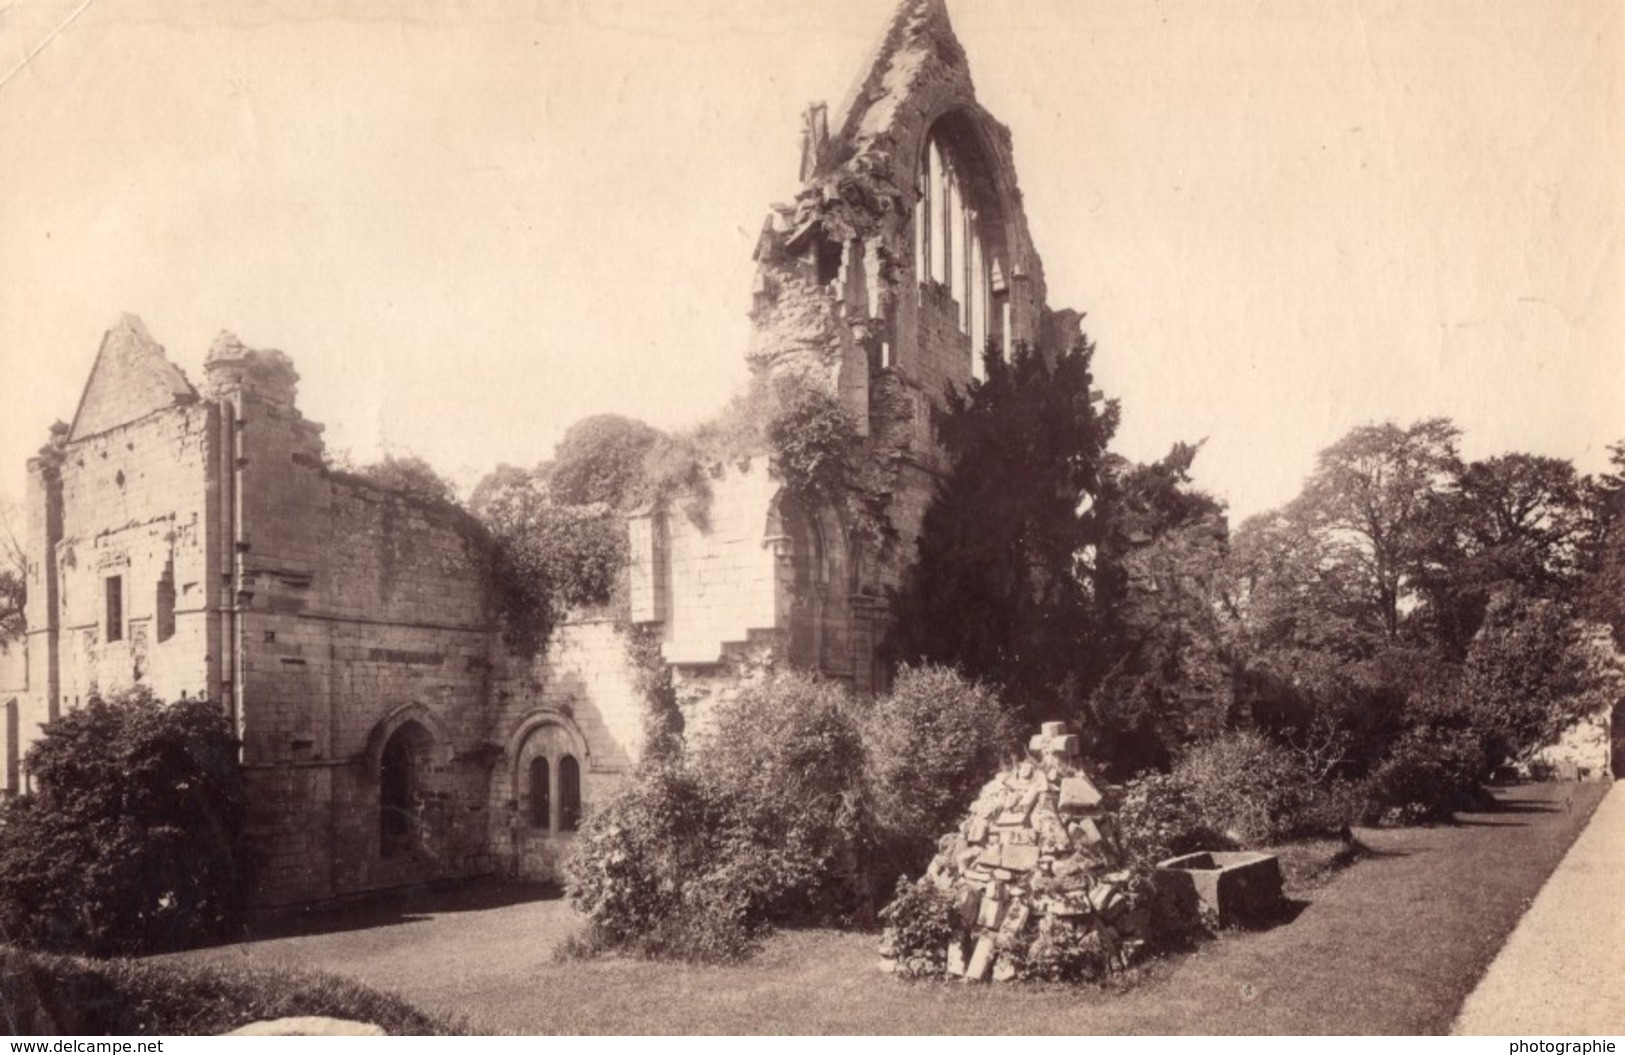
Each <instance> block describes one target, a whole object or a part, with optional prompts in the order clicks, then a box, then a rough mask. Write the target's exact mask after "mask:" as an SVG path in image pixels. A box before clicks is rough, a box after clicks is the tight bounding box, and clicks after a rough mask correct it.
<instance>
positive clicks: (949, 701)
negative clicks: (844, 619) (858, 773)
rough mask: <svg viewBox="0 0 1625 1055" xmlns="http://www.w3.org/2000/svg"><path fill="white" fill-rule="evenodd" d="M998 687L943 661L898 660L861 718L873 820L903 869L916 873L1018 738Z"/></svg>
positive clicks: (1013, 721)
mask: <svg viewBox="0 0 1625 1055" xmlns="http://www.w3.org/2000/svg"><path fill="white" fill-rule="evenodd" d="M1016 737H1017V729H1016V723H1015V720H1014V719H1013V718H1012V717H1011V716H1010V715H1009V713H1008V712H1007V711H1006V710H1005V708H1004V705H1003V703H1002V702H1001V701H1000V699H999V697H998V694H997V692H995V691H994V690H993V689H991V688H989V687H987V686H985V685H983V684H981V683H980V682H975V681H970V680H968V679H966V678H964V677H962V676H961V675H959V674H958V673H956V672H955V671H953V670H950V669H948V668H947V667H940V666H924V667H903V668H902V669H901V670H899V671H898V674H897V679H896V682H895V685H894V687H893V689H892V692H891V694H890V695H889V696H888V697H886V698H885V699H883V700H879V701H877V702H876V704H875V706H874V707H873V708H871V709H870V711H869V712H868V714H867V715H865V717H864V722H863V746H864V752H865V755H866V770H867V782H868V788H869V792H870V794H871V796H872V798H873V802H874V813H875V822H876V825H877V826H878V828H879V829H880V830H881V831H882V832H884V833H885V838H886V841H887V843H888V844H889V848H890V849H891V850H892V852H893V853H894V854H898V855H900V856H901V860H899V861H898V862H897V864H898V866H899V868H900V869H901V870H906V871H911V872H918V871H920V870H921V869H923V868H924V867H925V865H926V863H927V862H928V861H929V860H930V857H931V854H932V853H933V852H934V851H935V848H936V837H937V836H938V835H940V834H941V833H942V832H945V831H948V830H949V829H951V828H953V827H954V826H955V825H956V824H957V823H958V822H959V820H960V815H961V814H962V813H964V811H965V808H966V807H967V806H969V805H970V802H971V799H973V798H975V796H976V792H977V790H978V789H979V788H980V787H981V785H982V784H983V783H984V782H985V781H986V780H987V779H988V778H989V777H990V776H992V774H993V772H994V771H995V770H996V769H998V766H999V763H1000V761H1001V756H1003V755H1004V754H1006V753H1008V752H1009V751H1010V750H1011V749H1012V748H1013V747H1014V746H1015V744H1016Z"/></svg>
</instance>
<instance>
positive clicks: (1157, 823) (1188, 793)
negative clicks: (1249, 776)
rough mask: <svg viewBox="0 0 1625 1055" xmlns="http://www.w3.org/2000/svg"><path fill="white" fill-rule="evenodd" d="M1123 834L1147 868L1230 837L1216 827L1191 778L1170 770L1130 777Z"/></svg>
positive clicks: (1224, 843) (1128, 850)
mask: <svg viewBox="0 0 1625 1055" xmlns="http://www.w3.org/2000/svg"><path fill="white" fill-rule="evenodd" d="M1117 830H1118V839H1119V840H1120V841H1121V843H1122V847H1123V851H1124V853H1125V854H1126V855H1127V856H1128V858H1129V860H1130V861H1132V862H1134V864H1135V865H1136V866H1137V867H1139V868H1142V869H1146V868H1151V867H1153V866H1154V865H1155V864H1156V863H1157V862H1158V861H1161V860H1164V859H1166V858H1169V857H1175V856H1177V855H1179V854H1187V853H1193V852H1195V851H1196V850H1214V849H1224V848H1227V847H1229V846H1230V845H1231V843H1230V840H1229V839H1228V838H1227V837H1226V836H1225V835H1224V834H1223V833H1222V832H1219V831H1215V830H1214V829H1213V828H1212V827H1211V826H1210V825H1209V824H1208V820H1207V814H1206V813H1205V812H1204V810H1203V809H1202V802H1201V800H1200V799H1199V798H1198V797H1197V795H1196V790H1195V789H1194V788H1193V787H1192V786H1191V784H1190V782H1189V781H1187V780H1184V779H1181V778H1180V777H1178V776H1175V775H1173V774H1170V773H1152V774H1148V775H1146V776H1142V777H1139V778H1138V779H1136V780H1133V781H1130V782H1129V783H1128V785H1127V786H1126V787H1125V788H1124V791H1123V800H1122V803H1121V804H1120V805H1119V806H1118V810H1117Z"/></svg>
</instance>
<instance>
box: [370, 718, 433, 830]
mask: <svg viewBox="0 0 1625 1055" xmlns="http://www.w3.org/2000/svg"><path fill="white" fill-rule="evenodd" d="M433 747H434V737H433V736H431V735H430V734H429V730H427V729H425V728H424V727H423V726H422V725H420V724H419V723H418V722H415V721H408V722H405V723H404V724H402V725H401V727H400V728H399V729H396V730H395V732H394V733H392V734H390V737H389V740H388V742H387V743H385V744H384V750H383V755H382V757H381V759H380V762H379V766H378V854H379V856H380V857H397V856H400V855H401V854H404V853H407V852H409V851H410V850H412V849H413V848H414V847H415V846H417V845H418V843H419V840H420V837H421V828H422V824H423V786H422V782H423V777H424V776H425V774H426V772H427V769H428V766H429V755H430V751H431V750H432V748H433Z"/></svg>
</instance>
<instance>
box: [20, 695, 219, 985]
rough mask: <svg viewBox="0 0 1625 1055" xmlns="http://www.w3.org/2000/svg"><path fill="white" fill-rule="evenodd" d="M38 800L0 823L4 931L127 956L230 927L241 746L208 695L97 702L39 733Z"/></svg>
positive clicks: (33, 765) (34, 762)
mask: <svg viewBox="0 0 1625 1055" xmlns="http://www.w3.org/2000/svg"><path fill="white" fill-rule="evenodd" d="M27 765H28V770H29V773H30V774H32V777H33V783H34V791H33V793H32V794H28V795H24V796H22V797H20V798H18V799H16V800H14V801H13V802H11V803H9V804H7V805H6V807H5V813H4V820H3V823H0V925H3V928H4V933H5V935H6V936H7V938H8V939H10V940H13V941H17V942H21V943H24V944H28V945H33V946H36V947H39V948H46V949H53V950H71V951H76V952H84V953H92V954H98V955H102V954H113V953H118V954H136V953H147V952H159V951H164V950H168V949H179V948H185V947H187V946H190V945H194V944H197V943H198V942H200V941H204V940H207V939H209V938H214V937H219V936H222V935H225V934H228V933H230V932H231V930H232V928H233V927H234V926H236V924H237V923H238V922H239V920H240V918H241V908H242V898H241V895H242V891H243V882H244V868H243V861H242V859H241V857H240V856H239V853H238V851H239V846H238V836H239V834H240V833H241V831H242V826H243V817H244V803H245V801H246V800H245V794H244V785H243V776H242V771H241V770H240V769H239V767H238V764H237V743H236V741H235V740H234V739H233V737H232V733H231V729H230V726H229V724H228V722H227V721H226V719H225V716H224V715H223V714H222V713H221V711H220V709H219V707H217V706H216V705H214V704H212V703H210V702H208V701H207V700H181V701H180V702H178V703H173V704H168V705H166V704H163V703H161V702H160V701H158V700H157V699H156V698H155V697H154V696H153V694H152V693H151V691H150V690H148V689H145V688H142V689H137V690H134V691H132V692H128V693H124V694H121V695H118V696H114V697H111V698H108V699H103V698H101V697H99V696H93V697H91V699H90V700H89V702H87V703H86V704H85V706H84V707H82V708H78V709H76V710H72V711H69V712H68V713H66V714H64V715H62V716H61V717H59V718H57V719H55V720H54V721H51V722H47V723H46V724H45V725H44V726H43V727H42V735H41V737H40V739H39V740H38V741H36V742H35V744H34V745H33V746H32V747H31V748H29V751H28V757H27Z"/></svg>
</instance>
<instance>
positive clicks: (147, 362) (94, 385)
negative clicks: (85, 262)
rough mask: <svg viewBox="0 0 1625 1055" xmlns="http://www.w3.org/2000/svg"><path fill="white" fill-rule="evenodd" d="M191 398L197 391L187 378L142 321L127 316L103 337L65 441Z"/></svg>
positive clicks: (116, 426)
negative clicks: (166, 355)
mask: <svg viewBox="0 0 1625 1055" xmlns="http://www.w3.org/2000/svg"><path fill="white" fill-rule="evenodd" d="M195 399H197V391H196V390H195V389H194V388H193V387H192V384H191V382H189V381H187V380H186V375H185V374H183V373H181V371H180V369H179V368H178V367H177V366H175V364H174V363H171V362H170V361H169V360H168V359H166V358H164V350H163V348H161V347H160V346H159V344H158V342H157V341H154V340H153V339H152V334H150V333H148V332H147V328H146V327H145V326H144V325H142V323H141V320H140V319H138V318H136V317H135V316H134V315H128V314H127V315H125V316H124V317H123V318H121V319H119V321H118V324H117V325H115V326H114V327H113V328H112V329H111V330H108V331H107V333H106V334H105V335H103V337H102V346H101V350H100V351H98V352H97V353H96V365H95V366H94V367H92V368H91V371H90V380H88V381H86V382H85V391H84V394H82V395H81V396H80V397H79V410H78V412H77V413H75V414H74V416H73V431H72V432H71V433H70V434H69V436H68V438H69V440H70V441H71V440H80V439H84V438H85V437H86V436H94V435H96V434H98V433H102V432H106V431H107V430H109V429H115V428H118V427H119V426H120V425H127V424H129V423H130V422H132V421H135V420H136V419H138V418H143V417H146V416H147V415H148V414H151V413H152V412H153V411H156V410H162V409H164V408H165V407H170V406H174V405H175V404H177V403H190V402H192V401H193V400H195Z"/></svg>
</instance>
